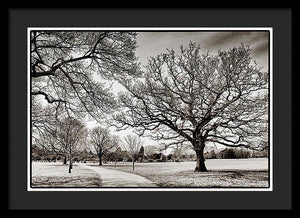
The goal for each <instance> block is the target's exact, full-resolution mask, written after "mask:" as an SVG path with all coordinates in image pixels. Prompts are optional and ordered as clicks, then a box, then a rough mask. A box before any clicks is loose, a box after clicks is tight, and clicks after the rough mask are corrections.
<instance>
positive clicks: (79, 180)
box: [32, 162, 102, 187]
mask: <svg viewBox="0 0 300 218" xmlns="http://www.w3.org/2000/svg"><path fill="white" fill-rule="evenodd" d="M101 181H102V180H101V177H100V176H99V175H98V174H96V173H95V172H94V171H93V170H88V169H83V168H81V167H78V166H77V165H76V164H74V165H73V169H72V173H68V166H67V165H63V164H62V163H60V162H57V163H48V162H33V163H32V187H101Z"/></svg>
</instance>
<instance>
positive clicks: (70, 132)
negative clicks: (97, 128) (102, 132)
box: [52, 117, 85, 173]
mask: <svg viewBox="0 0 300 218" xmlns="http://www.w3.org/2000/svg"><path fill="white" fill-rule="evenodd" d="M84 132H85V131H84V125H83V124H82V123H81V122H80V121H79V120H76V119H74V118H71V117H68V118H65V119H63V120H62V121H59V122H58V125H57V128H56V130H55V131H53V132H52V134H53V136H54V137H55V138H56V139H57V141H58V143H59V144H60V149H61V150H62V151H63V153H65V154H67V155H68V156H69V173H71V170H72V168H73V167H72V166H73V156H74V153H75V152H76V151H77V146H78V145H79V142H80V141H81V140H82V138H83V135H84Z"/></svg>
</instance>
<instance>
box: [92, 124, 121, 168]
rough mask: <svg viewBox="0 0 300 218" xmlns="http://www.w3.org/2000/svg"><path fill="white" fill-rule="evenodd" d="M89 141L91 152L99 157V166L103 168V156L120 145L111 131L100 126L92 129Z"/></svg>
mask: <svg viewBox="0 0 300 218" xmlns="http://www.w3.org/2000/svg"><path fill="white" fill-rule="evenodd" d="M89 141H90V146H89V150H90V151H91V152H92V153H94V154H97V155H98V157H99V166H102V159H103V158H102V157H103V155H105V154H107V153H108V152H109V151H111V150H112V149H113V148H114V147H116V146H117V144H118V142H117V140H116V139H114V137H113V136H112V135H111V133H110V131H109V129H108V128H102V127H100V126H97V127H95V128H94V129H92V131H91V133H90V140H89Z"/></svg>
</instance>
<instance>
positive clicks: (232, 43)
mask: <svg viewBox="0 0 300 218" xmlns="http://www.w3.org/2000/svg"><path fill="white" fill-rule="evenodd" d="M139 12H140V11H139V10H113V9H109V10H108V9H107V10H104V9H102V10H90V11H89V10H81V11H72V10H57V11H56V10H11V11H10V15H11V16H10V18H11V19H10V29H9V30H10V31H9V36H10V38H9V39H10V44H9V46H10V47H9V48H10V51H11V52H10V56H9V61H10V62H9V64H10V65H9V66H10V68H9V79H10V105H9V107H10V115H9V118H10V122H11V125H10V128H11V129H10V144H9V154H10V156H9V160H10V178H9V179H10V183H9V184H10V189H9V193H10V205H11V208H18V209H22V208H23V209H75V208H76V209H289V208H290V207H291V199H290V197H291V162H290V160H291V137H290V136H291V126H290V124H291V114H290V113H289V112H290V106H291V90H290V88H289V87H290V85H291V80H290V79H291V62H290V60H291V17H290V14H291V13H290V11H289V10H282V11H280V12H278V11H272V10H243V13H242V14H241V13H238V12H240V11H239V10H218V11H214V10H200V9H199V10H182V11H172V10H157V11H155V10H144V11H143V12H144V13H142V14H141V13H139ZM54 14H55V16H52V15H54ZM66 15H68V16H67V17H72V18H74V19H73V20H72V21H71V20H69V19H61V18H62V17H65V16H66ZM85 15H87V16H85ZM154 15H155V16H154ZM254 15H255V16H254ZM25 17H26V19H24V18H25ZM50 17H51V19H49V18H50ZM82 17H86V19H80V18H82ZM91 17H97V19H89V18H91ZM166 17H167V18H166ZM179 17H185V19H180V20H178V19H179ZM204 17H205V18H214V19H201V18H204ZM219 17H222V19H217V18H219ZM250 17H251V19H250ZM52 18H53V19H52ZM150 18H151V19H150ZM171 18H172V19H171ZM196 18H197V19H196ZM104 20H105V22H104ZM275 20H276V21H278V22H274V21H275ZM179 21H180V22H179ZM283 42H284V43H283ZM20 51H22V52H20ZM279 51H280V52H279ZM279 60H280V61H279ZM279 62H280V64H279ZM283 72H284V73H283ZM283 105H284V106H283ZM280 114H285V116H284V117H283V116H281V115H280ZM12 130H13V131H12ZM16 133H18V135H16ZM283 145H284V146H283ZM50 196H52V197H50ZM39 198H43V199H44V200H43V201H39V200H38V199H39ZM129 198H130V201H126V200H125V199H129ZM54 199H55V200H54ZM67 199H80V200H76V201H75V200H74V201H73V200H67ZM175 199H177V200H175ZM178 199H179V200H178ZM193 199H198V200H197V201H195V200H193ZM226 199H227V200H226ZM229 199H230V200H229ZM282 199H285V201H284V202H283V201H282ZM61 202H64V203H63V204H62V203H61ZM112 202H113V203H112ZM213 202H214V203H213Z"/></svg>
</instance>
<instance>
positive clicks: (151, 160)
mask: <svg viewBox="0 0 300 218" xmlns="http://www.w3.org/2000/svg"><path fill="white" fill-rule="evenodd" d="M146 162H154V160H153V159H148V160H146Z"/></svg>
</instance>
